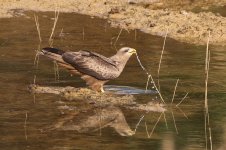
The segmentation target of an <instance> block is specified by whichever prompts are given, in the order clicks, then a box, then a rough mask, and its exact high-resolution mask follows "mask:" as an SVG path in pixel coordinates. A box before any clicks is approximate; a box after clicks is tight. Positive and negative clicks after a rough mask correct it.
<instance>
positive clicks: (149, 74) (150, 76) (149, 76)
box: [136, 54, 165, 103]
mask: <svg viewBox="0 0 226 150" xmlns="http://www.w3.org/2000/svg"><path fill="white" fill-rule="evenodd" d="M136 56H137V61H138V63H139V65H140V67H141V68H142V69H143V71H144V72H145V73H146V74H147V75H148V78H147V82H146V90H145V92H147V88H148V84H149V80H150V78H151V82H152V83H153V85H154V88H155V89H156V91H157V92H158V94H159V97H160V99H161V100H162V102H163V103H165V101H164V99H163V97H162V95H161V93H160V91H159V90H158V88H157V86H156V84H155V81H154V79H153V77H152V75H151V73H148V71H147V69H145V68H144V66H143V65H142V63H141V61H140V59H139V56H138V55H137V54H136Z"/></svg>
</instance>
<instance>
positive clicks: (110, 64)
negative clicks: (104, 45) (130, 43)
mask: <svg viewBox="0 0 226 150" xmlns="http://www.w3.org/2000/svg"><path fill="white" fill-rule="evenodd" d="M136 53H137V52H136V50H135V49H134V48H130V47H123V48H121V49H119V50H118V51H117V52H116V54H115V55H113V56H111V57H105V56H103V55H101V54H98V53H95V52H92V51H88V50H79V51H77V52H73V51H64V50H61V49H58V48H51V47H45V48H43V49H42V50H41V52H40V54H41V55H43V56H46V57H47V58H49V59H51V60H53V61H55V62H57V64H58V65H59V66H61V67H64V68H66V69H67V70H68V71H69V72H70V73H71V74H72V75H79V76H80V77H81V79H83V80H84V81H85V82H86V84H87V85H88V86H89V87H90V88H91V89H92V90H94V91H97V92H104V89H103V85H104V84H105V83H107V82H108V81H110V80H113V79H116V78H117V77H119V76H120V74H121V73H122V71H123V69H124V67H125V65H126V63H127V61H128V60H129V58H130V57H131V56H132V55H133V54H136Z"/></svg>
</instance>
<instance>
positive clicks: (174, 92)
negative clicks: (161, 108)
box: [171, 79, 179, 104]
mask: <svg viewBox="0 0 226 150" xmlns="http://www.w3.org/2000/svg"><path fill="white" fill-rule="evenodd" d="M178 82H179V79H177V82H176V85H175V87H174V91H173V97H172V100H171V104H173V100H174V97H175V94H176V90H177V85H178Z"/></svg>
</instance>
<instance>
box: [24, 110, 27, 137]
mask: <svg viewBox="0 0 226 150" xmlns="http://www.w3.org/2000/svg"><path fill="white" fill-rule="evenodd" d="M24 135H25V139H26V140H27V112H26V114H25V120H24Z"/></svg>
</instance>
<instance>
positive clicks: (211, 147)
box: [209, 127, 213, 150]
mask: <svg viewBox="0 0 226 150" xmlns="http://www.w3.org/2000/svg"><path fill="white" fill-rule="evenodd" d="M209 138H210V139H209V140H210V150H213V142H212V132H211V128H210V127H209Z"/></svg>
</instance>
